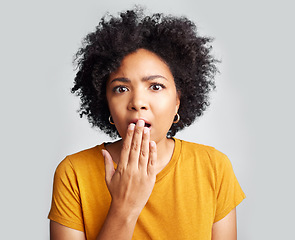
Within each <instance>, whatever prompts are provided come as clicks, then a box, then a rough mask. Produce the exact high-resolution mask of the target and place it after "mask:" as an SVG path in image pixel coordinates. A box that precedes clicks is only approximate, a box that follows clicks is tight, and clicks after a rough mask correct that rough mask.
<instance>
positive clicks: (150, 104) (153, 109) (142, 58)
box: [106, 49, 180, 143]
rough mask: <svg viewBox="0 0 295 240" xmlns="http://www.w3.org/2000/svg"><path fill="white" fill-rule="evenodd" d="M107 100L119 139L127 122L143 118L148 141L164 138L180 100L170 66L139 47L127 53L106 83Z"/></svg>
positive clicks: (157, 140)
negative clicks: (148, 129) (148, 130)
mask: <svg viewBox="0 0 295 240" xmlns="http://www.w3.org/2000/svg"><path fill="white" fill-rule="evenodd" d="M106 93H107V101H108V105H109V109H110V113H111V116H112V118H113V121H114V123H115V126H116V128H117V130H118V132H119V134H120V136H121V137H122V138H124V137H125V135H126V130H127V127H128V125H129V124H130V123H132V122H133V123H136V122H137V121H138V119H143V120H144V121H145V123H146V126H147V127H149V128H150V133H151V140H153V141H155V142H156V143H158V142H160V141H162V140H165V139H166V134H167V132H168V130H169V129H170V127H171V125H172V123H173V120H174V117H175V115H176V113H177V111H178V108H179V104H180V100H179V96H178V94H177V91H176V87H175V83H174V78H173V76H172V73H171V71H170V69H169V67H168V66H167V65H166V64H165V63H164V62H163V61H162V60H161V59H160V58H159V57H158V56H157V55H156V54H154V53H152V52H150V51H148V50H145V49H138V50H137V51H136V52H134V53H131V54H129V55H127V56H126V57H125V58H124V59H123V61H122V62H121V66H120V67H119V68H118V69H117V70H116V71H115V72H113V73H112V74H111V75H110V78H109V80H108V82H107V91H106Z"/></svg>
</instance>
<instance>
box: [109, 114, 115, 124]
mask: <svg viewBox="0 0 295 240" xmlns="http://www.w3.org/2000/svg"><path fill="white" fill-rule="evenodd" d="M109 122H110V124H112V125H114V124H115V123H114V122H113V119H112V116H111V115H110V116H109Z"/></svg>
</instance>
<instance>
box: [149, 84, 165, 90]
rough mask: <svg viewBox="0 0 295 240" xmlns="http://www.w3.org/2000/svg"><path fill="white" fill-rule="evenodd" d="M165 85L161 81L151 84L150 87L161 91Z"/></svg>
mask: <svg viewBox="0 0 295 240" xmlns="http://www.w3.org/2000/svg"><path fill="white" fill-rule="evenodd" d="M164 88H165V86H164V85H163V84H161V83H153V84H152V85H151V86H150V89H151V90H153V91H160V90H162V89H164Z"/></svg>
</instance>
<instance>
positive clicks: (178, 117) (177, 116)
mask: <svg viewBox="0 0 295 240" xmlns="http://www.w3.org/2000/svg"><path fill="white" fill-rule="evenodd" d="M175 117H176V120H174V121H173V123H178V122H179V120H180V116H179V114H178V113H176V115H175ZM175 117H174V119H175Z"/></svg>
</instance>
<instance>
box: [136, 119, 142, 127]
mask: <svg viewBox="0 0 295 240" xmlns="http://www.w3.org/2000/svg"><path fill="white" fill-rule="evenodd" d="M137 126H138V127H143V126H144V121H143V120H142V119H139V120H138V121H137Z"/></svg>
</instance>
